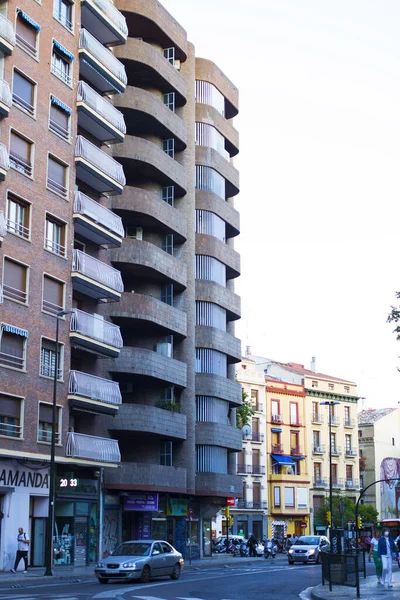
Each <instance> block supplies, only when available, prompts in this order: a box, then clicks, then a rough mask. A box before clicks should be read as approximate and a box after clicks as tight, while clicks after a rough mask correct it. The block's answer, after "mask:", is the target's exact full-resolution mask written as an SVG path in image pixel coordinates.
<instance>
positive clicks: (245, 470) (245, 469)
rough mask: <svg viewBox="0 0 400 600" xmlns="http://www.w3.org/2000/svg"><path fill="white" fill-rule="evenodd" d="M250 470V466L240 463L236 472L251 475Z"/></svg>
mask: <svg viewBox="0 0 400 600" xmlns="http://www.w3.org/2000/svg"><path fill="white" fill-rule="evenodd" d="M250 468H251V467H250V465H244V464H242V463H238V464H237V467H236V472H237V473H246V474H249V473H251V471H250Z"/></svg>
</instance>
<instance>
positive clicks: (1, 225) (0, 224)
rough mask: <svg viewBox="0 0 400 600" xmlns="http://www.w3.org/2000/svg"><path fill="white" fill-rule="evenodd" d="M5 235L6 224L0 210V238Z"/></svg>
mask: <svg viewBox="0 0 400 600" xmlns="http://www.w3.org/2000/svg"><path fill="white" fill-rule="evenodd" d="M6 233H7V222H6V218H5V216H4V213H3V211H2V210H0V237H3V236H4V235H6Z"/></svg>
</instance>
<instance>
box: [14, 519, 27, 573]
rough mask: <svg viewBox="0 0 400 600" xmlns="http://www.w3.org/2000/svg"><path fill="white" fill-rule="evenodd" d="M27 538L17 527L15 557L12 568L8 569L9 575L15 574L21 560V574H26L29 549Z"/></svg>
mask: <svg viewBox="0 0 400 600" xmlns="http://www.w3.org/2000/svg"><path fill="white" fill-rule="evenodd" d="M29 543H30V540H29V537H28V535H27V534H26V533H25V531H24V529H23V527H19V529H18V536H17V554H16V556H15V562H14V568H13V569H10V571H11V573H16V572H17V568H18V565H19V563H20V560H21V558H22V559H23V560H24V565H25V569H24V570H23V573H27V572H28V548H29Z"/></svg>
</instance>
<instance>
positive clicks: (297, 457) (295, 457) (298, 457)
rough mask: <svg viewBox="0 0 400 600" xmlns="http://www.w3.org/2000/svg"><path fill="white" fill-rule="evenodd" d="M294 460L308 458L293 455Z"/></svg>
mask: <svg viewBox="0 0 400 600" xmlns="http://www.w3.org/2000/svg"><path fill="white" fill-rule="evenodd" d="M292 459H293V460H306V457H305V456H292Z"/></svg>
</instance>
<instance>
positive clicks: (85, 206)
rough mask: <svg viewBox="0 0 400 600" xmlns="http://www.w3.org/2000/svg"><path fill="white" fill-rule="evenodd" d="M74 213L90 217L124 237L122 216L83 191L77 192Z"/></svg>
mask: <svg viewBox="0 0 400 600" xmlns="http://www.w3.org/2000/svg"><path fill="white" fill-rule="evenodd" d="M74 213H76V214H78V215H84V216H85V217H89V219H92V221H94V222H95V223H99V224H100V225H101V226H102V227H105V229H108V230H109V231H111V232H112V233H115V234H116V235H119V236H121V237H124V226H123V225H122V219H121V217H119V216H118V215H116V214H115V213H113V212H112V211H111V210H108V208H105V207H104V206H102V205H101V204H99V203H98V202H96V200H92V198H89V196H86V194H83V193H82V192H75V201H74Z"/></svg>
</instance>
